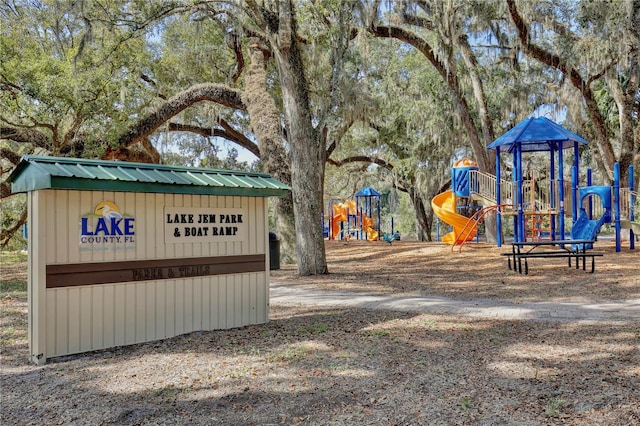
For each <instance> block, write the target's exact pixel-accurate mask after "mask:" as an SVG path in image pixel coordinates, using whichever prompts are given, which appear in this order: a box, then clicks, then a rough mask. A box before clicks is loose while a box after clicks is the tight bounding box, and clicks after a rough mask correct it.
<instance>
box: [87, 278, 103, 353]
mask: <svg viewBox="0 0 640 426" xmlns="http://www.w3.org/2000/svg"><path fill="white" fill-rule="evenodd" d="M104 287H105V286H92V287H91V290H92V291H91V348H92V349H99V348H104V347H106V346H105V344H104V334H105V325H106V324H105V322H104V308H105V306H106V303H105V300H104V291H105V288H104Z"/></svg>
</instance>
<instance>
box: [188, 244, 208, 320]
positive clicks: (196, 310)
mask: <svg viewBox="0 0 640 426" xmlns="http://www.w3.org/2000/svg"><path fill="white" fill-rule="evenodd" d="M198 245H200V244H198ZM203 281H206V278H194V279H193V296H192V298H191V311H192V318H193V325H192V330H203V329H204V328H203V325H202V303H201V301H202V299H203V297H202V296H203V290H202V288H203V285H202V282H203Z"/></svg>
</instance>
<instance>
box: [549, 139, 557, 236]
mask: <svg viewBox="0 0 640 426" xmlns="http://www.w3.org/2000/svg"><path fill="white" fill-rule="evenodd" d="M555 160H556V153H555V149H554V148H553V147H552V148H551V155H550V159H549V194H551V197H549V203H550V207H551V210H554V211H555V209H556V207H557V206H556V197H555V195H554V194H555V188H554V185H555V179H556V164H555ZM556 216H557V215H556ZM549 222H550V225H551V229H550V231H551V239H552V240H555V239H556V218H555V217H552V218H551V219H550V221H549Z"/></svg>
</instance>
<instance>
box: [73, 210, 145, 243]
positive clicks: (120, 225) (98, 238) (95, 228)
mask: <svg viewBox="0 0 640 426" xmlns="http://www.w3.org/2000/svg"><path fill="white" fill-rule="evenodd" d="M135 237H136V228H135V218H134V217H131V215H128V214H124V213H121V212H120V208H119V207H118V206H117V205H116V203H114V202H111V201H102V202H100V203H98V204H97V205H96V208H95V209H94V210H93V213H88V214H86V215H84V216H83V217H82V218H81V221H80V250H83V251H84V250H112V249H116V250H127V249H133V248H135Z"/></svg>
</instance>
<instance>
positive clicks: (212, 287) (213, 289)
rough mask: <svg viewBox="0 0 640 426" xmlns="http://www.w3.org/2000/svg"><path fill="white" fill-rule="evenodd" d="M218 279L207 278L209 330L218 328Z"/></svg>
mask: <svg viewBox="0 0 640 426" xmlns="http://www.w3.org/2000/svg"><path fill="white" fill-rule="evenodd" d="M219 300H220V279H219V278H215V279H210V280H209V328H210V329H211V330H216V329H220V328H222V327H220V306H219V304H218V301H219Z"/></svg>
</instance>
